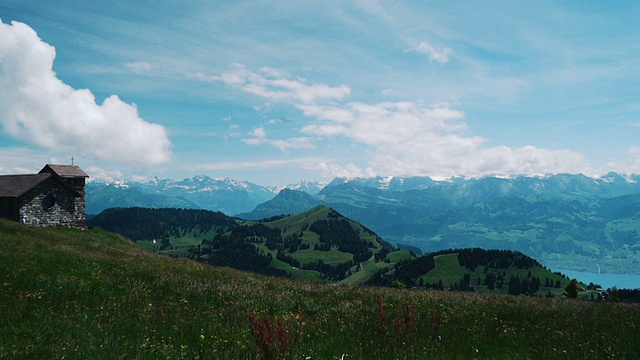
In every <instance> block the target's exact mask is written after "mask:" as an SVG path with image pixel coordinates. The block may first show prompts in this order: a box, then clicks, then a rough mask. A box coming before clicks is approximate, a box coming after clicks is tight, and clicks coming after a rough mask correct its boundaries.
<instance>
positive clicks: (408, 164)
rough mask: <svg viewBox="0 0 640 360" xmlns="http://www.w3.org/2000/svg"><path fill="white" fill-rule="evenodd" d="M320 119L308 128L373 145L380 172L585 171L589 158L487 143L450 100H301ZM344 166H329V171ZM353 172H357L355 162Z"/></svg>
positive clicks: (374, 162)
mask: <svg viewBox="0 0 640 360" xmlns="http://www.w3.org/2000/svg"><path fill="white" fill-rule="evenodd" d="M299 108H300V109H301V110H302V111H303V112H304V114H305V115H306V116H309V117H314V118H315V119H316V120H322V121H315V122H314V123H312V124H309V125H307V126H305V127H303V128H302V130H301V131H302V132H303V133H307V134H310V135H315V136H319V137H327V136H334V137H338V136H339V137H346V138H348V139H349V140H352V141H355V142H357V143H362V144H366V145H369V147H370V148H371V149H372V150H371V151H370V152H369V154H370V161H371V164H372V165H373V168H375V169H376V172H377V173H379V174H383V175H403V176H420V175H430V176H447V177H450V176H456V175H467V176H483V175H496V174H538V173H550V172H580V171H581V170H582V169H585V168H588V166H589V164H588V162H587V161H586V160H585V158H584V157H583V156H582V155H581V154H578V153H576V152H572V151H569V150H545V149H538V148H535V147H533V146H524V147H521V148H517V149H513V148H509V147H506V146H495V147H489V148H485V147H483V146H484V144H485V143H486V142H487V140H486V139H484V138H482V137H478V136H472V135H468V134H467V131H468V130H469V129H468V125H467V123H466V122H465V121H464V117H465V114H464V113H463V112H461V111H458V110H455V109H451V108H450V107H449V105H448V104H435V105H431V106H424V105H420V104H416V103H409V102H384V103H379V104H363V103H349V104H347V105H345V107H343V108H335V107H331V106H311V105H304V106H299ZM330 170H336V174H338V173H344V172H345V171H344V169H342V168H335V169H332V168H330V167H327V168H326V169H323V171H330ZM347 170H349V171H346V172H347V173H357V172H358V171H356V170H354V169H353V168H351V169H347Z"/></svg>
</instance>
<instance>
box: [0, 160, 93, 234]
mask: <svg viewBox="0 0 640 360" xmlns="http://www.w3.org/2000/svg"><path fill="white" fill-rule="evenodd" d="M88 177H89V176H88V175H87V174H86V173H85V172H84V171H82V169H80V167H78V166H73V165H46V166H45V167H44V168H43V169H42V170H40V172H39V173H38V174H28V175H4V176H0V216H2V217H5V218H8V219H10V220H14V221H20V222H22V223H25V224H30V225H35V226H64V227H81V228H82V227H85V224H86V210H85V208H86V201H85V181H86V178H88Z"/></svg>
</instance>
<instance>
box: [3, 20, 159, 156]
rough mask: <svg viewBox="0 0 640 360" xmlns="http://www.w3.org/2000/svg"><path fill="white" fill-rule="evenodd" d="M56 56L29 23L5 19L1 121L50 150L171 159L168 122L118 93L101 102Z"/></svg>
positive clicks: (9, 129)
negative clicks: (61, 68) (76, 85)
mask: <svg viewBox="0 0 640 360" xmlns="http://www.w3.org/2000/svg"><path fill="white" fill-rule="evenodd" d="M55 56H56V53H55V49H54V48H53V47H52V46H50V45H49V44H47V43H45V42H43V41H42V40H41V39H40V38H39V37H38V35H37V34H36V32H35V31H34V30H33V29H31V28H30V27H29V26H28V25H26V24H23V23H20V22H15V21H14V22H11V25H9V24H4V23H2V21H1V20H0V123H1V124H2V126H3V128H4V130H5V131H6V132H7V133H8V134H9V135H11V136H13V137H15V138H17V139H19V140H21V141H24V142H27V143H30V144H33V145H36V146H38V147H40V148H42V149H46V150H48V151H56V152H68V153H76V154H84V155H86V156H90V157H95V158H99V159H103V160H110V161H116V162H121V163H128V164H134V165H140V166H149V165H155V164H159V163H163V162H166V161H168V160H169V158H170V150H169V148H170V145H171V143H170V141H169V138H168V135H167V132H166V130H165V128H164V127H163V126H161V125H158V124H152V123H149V122H146V121H144V120H143V119H142V118H140V116H139V115H138V109H137V107H136V106H135V105H133V104H127V103H125V102H123V101H122V100H120V98H119V97H118V96H117V95H112V96H110V97H108V98H107V99H105V100H104V102H103V103H102V104H97V103H96V99H95V97H94V95H93V94H92V93H91V91H89V90H87V89H79V90H76V89H73V88H72V87H71V86H69V85H67V84H65V83H64V82H62V81H61V80H60V79H58V78H57V76H56V73H55V72H53V70H52V68H53V61H54V59H55ZM143 67H144V66H143Z"/></svg>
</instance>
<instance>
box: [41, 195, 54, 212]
mask: <svg viewBox="0 0 640 360" xmlns="http://www.w3.org/2000/svg"><path fill="white" fill-rule="evenodd" d="M55 204H56V198H55V196H53V195H51V194H49V195H47V196H45V197H44V199H42V208H43V209H45V210H49V209H51V208H52V207H53V206H54V205H55Z"/></svg>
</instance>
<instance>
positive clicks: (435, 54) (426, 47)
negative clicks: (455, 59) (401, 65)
mask: <svg viewBox="0 0 640 360" xmlns="http://www.w3.org/2000/svg"><path fill="white" fill-rule="evenodd" d="M409 51H412V52H418V53H421V54H426V55H428V56H429V60H431V61H436V62H439V63H442V64H444V63H447V62H449V55H450V54H451V49H449V48H443V49H436V48H435V47H434V46H433V45H431V44H429V43H428V42H425V41H423V42H421V43H420V44H418V45H417V46H415V47H413V48H411V49H409Z"/></svg>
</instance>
